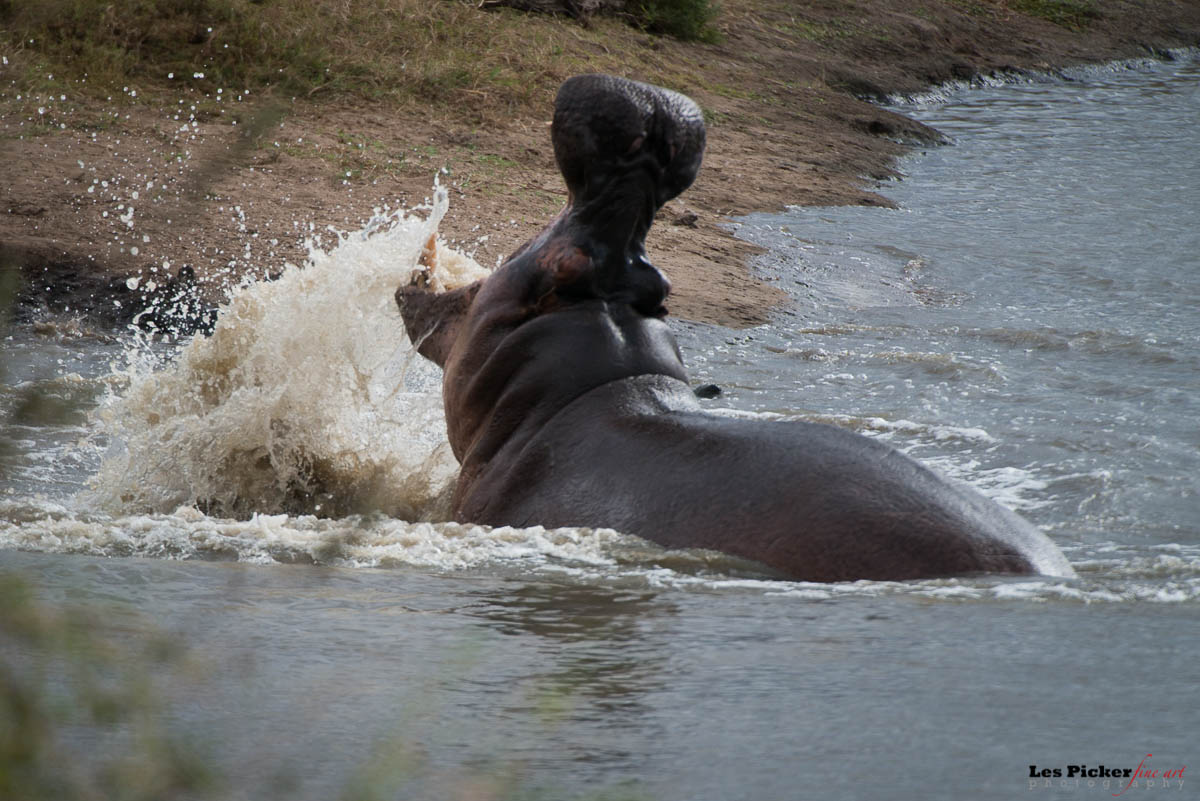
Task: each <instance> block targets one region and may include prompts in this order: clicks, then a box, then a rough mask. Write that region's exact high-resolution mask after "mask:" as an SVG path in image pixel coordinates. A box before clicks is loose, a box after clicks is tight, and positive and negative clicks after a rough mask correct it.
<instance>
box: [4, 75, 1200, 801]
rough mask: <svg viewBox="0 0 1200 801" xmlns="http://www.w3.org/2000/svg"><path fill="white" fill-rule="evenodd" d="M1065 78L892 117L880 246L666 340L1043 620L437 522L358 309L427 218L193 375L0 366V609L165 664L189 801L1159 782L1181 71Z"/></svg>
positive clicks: (19, 333) (41, 340) (1170, 616)
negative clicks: (1094, 770) (180, 658)
mask: <svg viewBox="0 0 1200 801" xmlns="http://www.w3.org/2000/svg"><path fill="white" fill-rule="evenodd" d="M1075 78H1076V80H1075V81H1074V82H1072V83H1067V84H1064V83H1061V82H1060V83H1030V84H1025V85H1014V86H1004V87H992V88H977V89H974V90H971V91H966V92H961V93H957V94H953V93H952V94H949V95H947V96H941V97H929V98H924V99H919V100H918V101H917V102H916V104H915V105H911V106H909V107H908V109H907V110H908V112H909V113H914V114H916V115H917V116H919V117H921V118H922V119H923V120H924V121H926V122H929V123H930V124H932V125H934V126H936V127H938V128H939V129H940V130H942V131H943V132H944V133H946V134H948V135H949V136H951V137H953V139H954V140H955V145H954V146H952V147H945V148H939V149H936V150H931V151H929V152H928V153H924V154H918V155H915V156H914V157H912V158H910V159H908V160H906V161H905V162H904V163H903V165H902V167H903V170H904V171H905V172H906V173H907V178H906V180H904V181H902V182H900V183H897V184H894V185H888V186H886V187H884V188H883V191H884V192H885V193H886V194H887V195H888V196H889V197H891V198H892V199H893V200H895V201H896V202H897V204H898V205H899V206H900V209H899V210H897V211H885V210H878V209H872V210H853V209H836V210H829V209H804V210H797V211H795V212H794V213H790V214H786V215H777V216H771V217H761V218H754V219H750V220H747V221H745V223H744V224H743V227H742V232H743V234H744V235H746V236H748V237H749V238H752V239H755V240H756V241H760V242H765V243H767V244H768V245H769V246H770V247H771V249H772V256H771V258H769V259H767V260H765V261H764V264H763V265H762V269H763V270H764V271H766V272H767V273H768V274H770V275H772V276H774V277H775V279H776V280H778V281H780V282H781V283H782V284H783V285H785V286H787V287H788V288H789V289H790V290H792V292H793V294H794V297H795V303H794V306H793V307H792V308H790V309H788V310H786V311H785V312H784V313H783V314H782V315H781V316H780V318H779V320H778V321H777V323H776V324H773V325H771V326H768V327H764V328H760V329H755V330H752V331H748V332H729V331H721V330H715V329H710V328H703V327H699V326H693V325H688V324H683V323H678V324H677V331H678V333H679V335H680V338H681V342H682V344H683V346H684V349H685V356H686V357H687V359H688V361H689V364H690V365H691V366H692V370H693V374H694V378H695V379H696V380H697V381H713V382H716V383H718V384H720V385H721V386H722V387H724V388H725V390H726V392H725V394H724V396H723V397H722V398H720V399H719V400H716V401H709V402H707V403H710V404H712V405H713V407H714V408H717V407H724V408H729V409H731V410H733V413H740V414H765V415H782V416H796V417H801V418H804V419H818V420H828V421H832V422H835V423H838V424H841V425H846V426H849V427H851V428H854V429H856V430H860V431H862V432H863V433H865V434H867V435H869V436H877V437H883V438H886V439H888V440H889V441H891V442H892V443H893V444H895V445H897V446H898V447H901V448H902V449H904V450H906V451H908V452H910V453H912V454H913V455H915V456H917V457H918V458H921V459H923V460H926V461H928V462H931V463H933V464H935V465H936V466H938V467H939V468H941V469H942V470H945V471H947V472H949V473H951V474H953V475H955V476H957V477H959V478H961V479H963V480H966V481H969V482H971V483H973V484H975V485H976V486H978V487H979V488H980V489H981V490H982V491H984V492H985V493H988V494H990V495H992V496H993V497H996V498H997V499H999V500H1000V501H1001V502H1004V503H1007V504H1009V505H1012V506H1014V507H1016V508H1018V509H1020V510H1021V511H1022V512H1023V513H1024V514H1026V515H1027V516H1028V517H1030V518H1031V519H1032V520H1033V521H1034V522H1036V523H1037V524H1038V525H1039V526H1041V527H1042V528H1043V529H1044V530H1046V531H1047V532H1048V533H1049V534H1050V536H1051V537H1053V538H1054V539H1055V540H1056V541H1057V542H1058V543H1059V544H1060V545H1062V547H1063V548H1064V550H1065V551H1066V552H1067V554H1068V556H1069V557H1070V558H1071V559H1072V561H1073V563H1074V564H1075V565H1076V567H1077V569H1078V571H1079V573H1080V577H1079V578H1078V579H1076V580H1072V581H1058V580H1055V581H1050V580H995V579H979V580H953V581H928V582H913V583H905V584H893V583H882V582H860V583H856V584H849V585H820V584H802V583H790V582H776V581H767V580H763V579H761V578H759V577H756V576H755V575H753V573H752V572H749V571H748V570H747V568H746V566H745V565H740V564H736V563H733V562H731V561H729V560H725V559H722V558H720V557H714V556H712V555H710V554H703V553H669V552H664V551H662V550H661V549H658V548H656V547H654V546H652V545H649V544H647V543H644V542H642V541H640V540H637V539H634V538H630V537H625V536H623V535H621V534H619V533H617V532H611V531H592V530H579V529H569V530H558V531H545V530H542V529H526V530H507V529H505V530H488V529H485V528H482V527H475V526H458V525H454V524H447V523H444V522H440V521H441V520H442V518H443V516H444V513H443V508H444V495H445V491H446V488H447V486H448V485H449V482H450V481H452V477H453V461H452V458H451V457H450V456H449V454H448V453H447V452H446V449H445V446H444V443H443V441H442V436H441V425H442V421H441V418H440V401H439V399H438V395H437V376H436V374H435V373H434V372H433V371H431V370H430V369H429V368H428V367H426V366H424V365H423V364H422V363H421V362H420V361H419V360H415V359H413V358H412V357H411V353H410V349H409V346H408V344H407V343H406V342H404V341H403V337H402V336H401V334H400V330H399V327H398V320H397V315H396V314H395V312H394V311H392V307H391V299H390V295H391V290H392V288H393V287H394V286H395V284H396V282H397V281H398V280H399V279H400V276H402V275H403V274H404V273H405V271H406V266H407V265H409V264H411V263H412V262H414V261H415V259H416V254H417V252H418V249H419V247H420V244H421V243H422V242H423V238H424V236H425V235H426V234H427V230H428V229H427V227H426V226H427V224H426V223H423V222H421V221H420V220H421V219H422V218H423V215H425V214H428V212H422V213H421V215H418V217H416V218H414V219H413V220H410V221H407V222H404V221H398V220H396V219H394V218H392V219H388V218H381V219H380V220H377V221H375V222H374V223H373V224H372V225H371V226H369V227H370V228H371V229H372V231H373V232H374V233H373V235H371V236H367V235H366V232H357V233H355V234H352V235H350V236H348V237H346V238H345V239H344V240H343V241H342V242H341V243H340V245H339V247H338V248H336V249H335V250H334V251H333V252H332V253H331V254H328V255H319V256H317V257H316V258H315V261H314V264H312V265H310V266H309V267H308V268H306V269H305V270H303V271H294V272H286V273H285V274H284V277H283V278H281V280H279V281H277V282H274V283H273V284H270V285H261V286H259V287H256V288H254V289H251V290H248V291H247V292H246V293H244V294H243V295H240V296H239V297H238V299H236V300H235V301H234V303H233V304H232V305H231V307H230V309H229V310H227V311H226V313H225V314H224V315H223V318H222V323H221V325H220V326H219V327H218V330H217V332H216V333H215V334H214V337H213V340H212V341H207V342H206V341H197V342H195V343H191V344H185V345H183V346H170V345H161V344H151V343H146V342H139V341H136V340H135V339H133V338H132V337H131V336H128V335H123V336H120V337H118V338H115V339H114V338H111V337H109V336H108V335H107V334H106V333H105V332H93V331H89V330H87V329H86V327H80V326H77V325H74V324H72V323H70V322H69V321H64V320H52V321H47V322H46V323H45V324H43V325H42V326H40V328H39V329H38V330H37V331H34V330H29V329H22V330H16V331H12V332H10V335H9V336H8V337H7V338H6V341H5V346H4V347H5V349H4V365H3V366H4V371H5V374H4V388H3V395H2V397H0V401H2V403H3V409H4V411H5V415H4V420H5V421H6V422H5V423H4V429H3V440H4V443H3V444H4V447H3V450H2V451H0V463H2V465H3V470H2V472H0V546H2V547H3V548H4V550H2V551H0V568H3V569H4V570H6V571H15V572H17V573H19V574H21V575H23V576H25V577H26V579H27V580H29V581H31V582H32V583H33V584H34V585H35V587H36V589H37V593H38V595H39V597H41V598H42V599H44V600H45V602H47V603H49V604H52V605H58V604H64V605H74V606H81V607H84V608H87V609H90V610H93V613H95V614H97V615H99V616H100V618H101V620H105V621H108V622H109V623H110V624H111V625H110V626H107V627H106V626H100V627H99V629H98V630H99V631H101V632H102V634H101V636H103V637H104V638H107V639H111V640H112V641H114V642H116V643H117V644H118V645H119V646H121V648H122V649H123V650H122V651H121V652H122V653H128V654H129V656H128V661H129V662H130V663H131V669H138V667H137V665H133V664H132V663H133V662H135V661H136V658H135V657H134V656H133V654H135V653H136V652H137V647H136V646H138V645H139V644H142V643H144V642H147V641H149V640H150V639H151V638H152V637H153V636H155V634H154V633H156V632H157V633H161V632H167V633H169V634H173V635H175V636H176V637H177V638H178V639H179V640H180V641H182V642H183V643H185V644H186V645H187V646H188V651H187V653H188V657H187V658H188V665H189V666H188V669H187V670H182V671H175V672H172V673H170V674H169V675H164V676H163V677H160V678H159V679H158V682H157V686H158V688H159V691H160V693H159V694H160V696H161V699H160V702H159V703H160V706H159V709H158V712H157V714H158V716H159V718H160V719H161V720H162V726H163V729H164V732H165V736H170V737H174V738H178V739H180V740H181V741H183V742H187V743H189V744H190V745H189V748H191V749H193V750H194V752H195V753H197V754H199V755H200V756H201V757H202V758H203V759H204V761H205V762H206V764H208V765H210V766H212V769H213V770H214V771H215V772H216V773H218V774H219V775H220V776H221V777H223V781H224V785H223V789H222V790H221V791H220V792H219V793H218V797H231V798H253V799H260V798H271V797H280V798H313V799H324V798H336V797H343V796H344V797H385V798H391V797H395V798H406V799H407V798H431V799H432V798H439V799H441V798H476V797H499V798H529V797H546V798H654V799H729V798H754V799H776V798H800V797H836V798H870V799H875V798H881V799H882V798H913V797H935V798H998V799H999V798H1005V799H1007V798H1012V797H1014V796H1017V795H1019V794H1029V795H1031V796H1036V797H1044V796H1051V795H1053V796H1055V797H1058V796H1063V795H1071V796H1072V797H1081V798H1082V797H1096V798H1102V797H1110V795H1105V793H1108V794H1111V793H1114V792H1118V791H1120V790H1121V789H1122V787H1123V786H1124V782H1122V783H1121V786H1115V785H1114V786H1111V787H1105V786H1103V780H1099V781H1095V783H1094V784H1093V785H1092V786H1089V785H1088V780H1087V778H1086V777H1085V778H1084V779H1083V781H1082V782H1081V783H1079V784H1076V783H1075V782H1074V780H1073V779H1072V780H1069V781H1068V782H1067V783H1066V785H1065V786H1064V784H1063V781H1062V779H1053V780H1052V781H1051V785H1052V786H1050V787H1046V786H1044V783H1043V782H1044V780H1043V782H1038V783H1037V786H1036V787H1033V788H1031V787H1030V778H1029V773H1030V767H1029V766H1030V765H1037V766H1038V769H1039V770H1040V769H1042V768H1049V769H1051V770H1053V769H1054V768H1060V769H1063V773H1064V776H1065V775H1066V773H1067V770H1066V768H1067V766H1069V765H1079V764H1087V765H1089V766H1093V767H1094V766H1097V765H1100V764H1104V765H1107V766H1108V767H1110V768H1112V767H1121V768H1124V767H1128V768H1134V767H1136V766H1137V765H1138V763H1139V761H1141V760H1142V759H1143V758H1144V757H1145V755H1146V754H1154V757H1153V758H1152V759H1151V760H1150V761H1149V763H1148V764H1150V765H1151V766H1152V767H1153V768H1158V769H1160V770H1166V769H1174V768H1178V767H1180V766H1183V765H1187V764H1188V763H1189V762H1191V763H1194V762H1195V761H1196V756H1197V754H1196V751H1195V737H1194V734H1195V732H1196V731H1197V730H1198V729H1200V713H1197V711H1196V706H1195V704H1194V703H1192V702H1191V701H1190V700H1189V699H1190V698H1191V696H1192V695H1194V687H1195V686H1196V685H1197V684H1198V683H1200V667H1198V665H1200V659H1198V657H1200V645H1198V641H1197V637H1196V635H1195V628H1196V620H1197V617H1198V612H1200V500H1197V497H1196V490H1197V483H1198V482H1197V479H1196V476H1197V475H1200V439H1198V438H1197V434H1196V432H1197V430H1198V429H1197V425H1196V420H1198V419H1200V402H1198V401H1197V400H1196V398H1197V397H1200V314H1198V313H1197V312H1196V309H1197V307H1198V305H1200V290H1198V287H1200V284H1197V279H1196V275H1197V270H1198V268H1200V262H1198V256H1197V254H1200V239H1198V237H1200V233H1197V232H1198V231H1200V219H1198V215H1200V155H1198V153H1200V148H1197V147H1196V145H1197V140H1196V133H1195V132H1196V130H1198V129H1200V128H1198V126H1197V123H1200V119H1198V118H1197V114H1200V95H1198V92H1200V69H1198V68H1197V66H1196V64H1195V62H1193V61H1189V60H1187V59H1183V60H1181V61H1179V62H1175V63H1170V64H1162V65H1138V66H1137V67H1136V68H1134V69H1119V70H1097V71H1091V72H1087V73H1079V74H1078V75H1076V76H1075ZM449 213H453V210H451V211H450V212H449ZM435 216H436V215H435ZM214 343H220V344H219V347H218V346H217V345H216V344H214ZM146 669H148V668H146ZM154 669H155V670H157V669H158V668H154ZM63 681H67V680H65V679H64V680H63ZM63 740H64V741H63V743H62V745H61V748H62V749H63V750H64V752H66V753H70V754H72V755H74V756H76V757H78V758H80V759H84V760H86V759H88V758H90V759H92V760H95V761H104V760H106V759H112V758H115V757H116V756H119V755H120V753H121V752H122V750H123V749H125V748H128V747H132V746H131V745H130V744H129V737H128V733H127V732H123V731H120V730H114V729H112V728H107V729H106V728H104V727H82V728H75V729H71V730H70V731H69V732H68V733H67V735H65V736H64V738H63ZM1187 781H1188V780H1187V778H1186V774H1185V777H1184V782H1185V783H1184V786H1183V789H1182V791H1181V790H1179V789H1178V788H1177V787H1176V786H1175V785H1174V784H1172V785H1170V789H1171V791H1172V796H1171V797H1188V794H1189V790H1188V785H1187ZM364 783H365V784H366V785H369V786H370V787H371V788H372V789H373V790H374V791H375V793H376V795H365V794H362V793H359V794H358V795H357V796H356V795H355V794H356V793H358V791H359V790H361V788H362V787H363V784H364ZM1152 789H1153V790H1154V791H1155V792H1156V793H1157V794H1158V795H1160V796H1161V795H1162V793H1163V789H1162V779H1161V778H1160V779H1159V783H1158V784H1157V785H1156V786H1155V787H1154V788H1152ZM1146 790H1147V788H1146V782H1145V781H1144V780H1141V781H1139V783H1138V784H1137V785H1135V786H1134V787H1131V788H1130V789H1129V790H1128V791H1126V793H1125V794H1126V795H1130V794H1133V795H1135V796H1136V797H1141V795H1142V794H1143V793H1145V792H1146Z"/></svg>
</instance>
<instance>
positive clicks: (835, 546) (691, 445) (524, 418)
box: [396, 75, 1072, 582]
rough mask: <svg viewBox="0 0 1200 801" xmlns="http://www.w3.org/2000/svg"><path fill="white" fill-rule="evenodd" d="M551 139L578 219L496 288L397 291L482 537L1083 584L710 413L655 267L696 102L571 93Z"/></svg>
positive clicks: (771, 434) (527, 250)
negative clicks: (597, 542)
mask: <svg viewBox="0 0 1200 801" xmlns="http://www.w3.org/2000/svg"><path fill="white" fill-rule="evenodd" d="M551 138H552V140H553V145H554V155H555V159H556V161H557V164H558V167H559V169H560V171H561V172H562V175H563V178H564V179H565V181H566V185H567V190H568V195H567V203H566V206H565V208H564V209H563V210H562V212H561V213H560V214H559V215H558V216H557V217H556V218H555V219H554V220H552V221H551V222H550V223H549V224H548V225H547V226H546V228H545V229H544V230H543V231H542V232H541V233H539V234H538V235H536V236H535V237H534V238H532V239H531V240H529V241H528V242H526V243H525V244H524V245H522V246H521V247H520V248H519V249H518V250H517V251H516V252H515V253H514V254H513V255H512V256H511V257H510V258H509V259H508V260H507V261H506V262H505V263H503V264H502V265H500V266H499V267H497V268H496V270H495V271H494V272H492V273H491V274H489V275H488V277H486V278H484V279H482V280H480V281H476V282H475V283H472V284H469V285H467V286H464V287H461V288H458V289H455V290H452V291H446V292H434V291H431V289H430V288H429V286H428V285H429V280H428V276H427V274H426V272H425V270H424V268H420V267H419V268H418V269H417V270H416V271H414V273H413V276H412V280H411V281H410V282H409V283H408V284H406V285H403V286H401V287H400V288H399V289H398V290H397V292H396V301H397V303H398V304H399V307H400V313H401V317H402V318H403V321H404V325H405V327H406V329H407V332H408V335H409V336H410V338H411V339H412V341H413V342H414V343H416V347H417V350H418V352H419V353H420V354H422V355H423V356H425V357H426V358H428V359H430V360H432V361H433V362H435V363H437V364H438V365H440V366H441V367H442V369H443V371H444V375H443V398H444V404H445V413H446V414H445V417H446V429H447V435H448V438H449V442H450V445H451V447H452V449H453V451H454V455H455V456H456V457H457V459H458V461H459V463H460V465H461V472H460V475H459V478H458V482H457V485H456V487H455V490H454V495H453V500H452V506H453V515H454V517H455V519H457V520H458V521H460V522H468V523H480V524H488V525H492V526H534V525H541V526H546V527H560V526H586V527H606V528H612V529H617V530H619V531H621V532H624V533H628V534H634V535H637V536H640V537H642V538H644V539H647V540H650V541H652V542H655V543H659V544H661V545H663V546H666V547H667V548H704V549H711V550H716V551H721V552H724V553H727V554H732V555H734V556H737V557H741V558H743V559H748V560H752V561H754V562H757V563H759V564H760V565H762V566H764V567H765V568H766V569H767V572H768V573H769V574H774V575H779V576H784V577H788V578H791V579H798V580H807V581H821V582H833V581H852V580H858V579H881V580H905V579H920V578H930V577H939V576H963V575H970V574H984V573H989V574H990V573H997V574H1029V573H1042V574H1048V575H1058V576H1069V575H1072V570H1071V567H1070V564H1069V563H1068V562H1067V560H1066V559H1065V557H1064V556H1063V554H1062V552H1061V551H1060V550H1059V549H1058V548H1057V547H1056V546H1055V545H1054V544H1053V543H1052V542H1051V541H1050V540H1049V539H1048V538H1047V537H1046V536H1045V535H1044V534H1042V533H1041V532H1039V531H1038V530H1037V529H1036V528H1034V527H1033V526H1032V525H1031V524H1029V523H1028V522H1026V521H1025V520H1024V519H1022V518H1021V517H1020V516H1018V515H1017V514H1015V513H1014V512H1012V511H1010V510H1008V509H1006V508H1004V507H1002V506H1000V505H999V504H997V503H995V502H993V501H992V500H989V499H988V498H986V497H984V496H983V495H981V494H980V493H979V492H977V491H976V490H974V489H973V488H971V487H969V486H967V485H965V484H961V483H957V482H954V481H951V480H948V479H947V478H945V477H943V476H941V475H939V474H937V473H935V472H934V471H933V470H931V469H929V468H928V467H926V466H924V465H922V464H920V463H919V462H917V461H915V460H914V459H912V458H909V457H908V456H906V455H904V454H902V453H900V452H899V451H897V450H896V449H894V448H892V447H890V446H889V445H887V444H884V443H882V442H879V441H877V440H872V439H869V438H867V437H864V436H862V435H859V434H856V433H853V432H851V431H848V430H845V429H843V428H839V427H835V426H830V425H823V424H817V423H809V422H802V421H779V420H765V419H748V418H741V417H731V416H727V415H725V416H723V415H718V414H714V413H711V412H709V411H706V410H705V409H704V408H703V407H702V406H701V405H700V403H699V401H698V400H697V399H696V396H695V394H694V393H693V391H692V389H691V388H690V387H689V384H688V376H687V371H686V369H685V368H684V364H683V358H682V356H681V354H680V350H679V347H678V345H677V344H676V342H675V339H674V337H673V336H672V334H671V331H670V330H669V328H668V326H667V324H666V322H664V317H665V316H666V314H667V309H666V307H665V305H664V303H665V301H666V299H667V296H668V293H669V291H670V284H669V282H668V280H667V279H666V277H664V276H663V274H662V273H661V272H659V270H658V269H657V268H655V266H654V265H653V264H651V263H650V261H649V259H648V258H647V255H646V250H645V237H646V233H647V232H648V231H649V230H650V227H651V224H652V223H653V221H654V217H655V213H656V212H657V211H658V210H659V208H661V207H662V205H663V204H664V203H666V202H667V201H668V200H670V199H672V198H674V197H676V196H677V195H679V194H680V193H681V192H683V191H684V190H685V189H686V188H687V187H688V186H690V185H691V183H692V181H693V180H694V179H695V177H696V173H697V171H698V170H699V168H700V161H701V156H702V155H703V152H704V145H705V127H704V121H703V116H702V114H701V112H700V110H699V108H698V107H697V106H696V104H695V103H693V102H692V101H691V100H690V99H688V98H687V97H685V96H683V95H681V94H678V93H676V92H672V91H669V90H667V89H662V88H658V87H654V86H650V85H647V84H643V83H638V82H635V81H630V80H625V79H622V78H617V77H612V76H606V75H583V76H576V77H573V78H571V79H569V80H567V81H566V82H565V83H564V84H563V85H562V87H561V88H560V90H559V92H558V96H557V98H556V101H555V107H554V118H553V122H552V124H551Z"/></svg>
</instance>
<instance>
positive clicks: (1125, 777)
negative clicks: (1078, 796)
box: [1028, 754, 1187, 796]
mask: <svg viewBox="0 0 1200 801" xmlns="http://www.w3.org/2000/svg"><path fill="white" fill-rule="evenodd" d="M1153 756H1154V755H1153V754H1146V756H1145V757H1143V758H1142V761H1141V762H1139V763H1138V765H1137V767H1133V768H1129V767H1118V768H1112V767H1108V766H1107V765H1103V764H1101V765H1095V766H1092V765H1083V764H1081V765H1065V766H1063V767H1057V768H1047V767H1042V766H1041V765H1030V766H1029V777H1028V780H1029V789H1030V790H1037V789H1041V788H1069V789H1075V788H1080V789H1082V788H1085V787H1086V788H1096V789H1103V790H1110V791H1112V795H1113V796H1119V795H1123V794H1124V793H1125V792H1126V791H1132V790H1183V781H1184V779H1183V772H1184V771H1185V770H1186V769H1187V766H1186V765H1181V766H1179V767H1172V768H1158V767H1154V766H1152V765H1151V764H1150V758H1151V757H1153Z"/></svg>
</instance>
